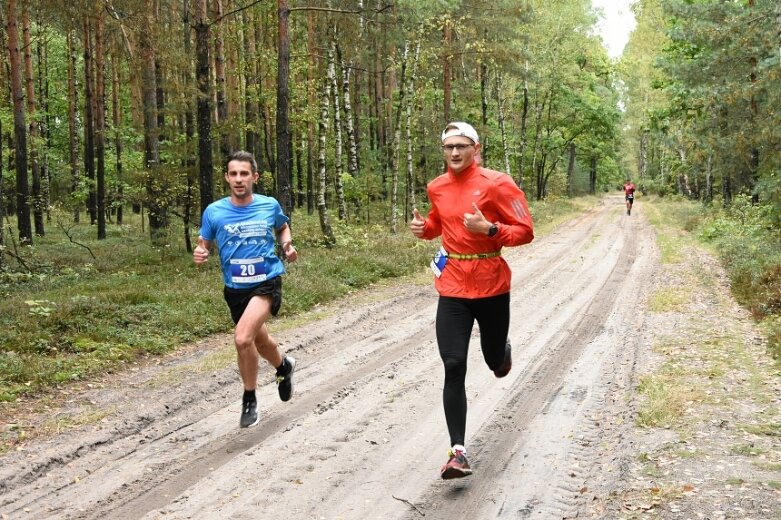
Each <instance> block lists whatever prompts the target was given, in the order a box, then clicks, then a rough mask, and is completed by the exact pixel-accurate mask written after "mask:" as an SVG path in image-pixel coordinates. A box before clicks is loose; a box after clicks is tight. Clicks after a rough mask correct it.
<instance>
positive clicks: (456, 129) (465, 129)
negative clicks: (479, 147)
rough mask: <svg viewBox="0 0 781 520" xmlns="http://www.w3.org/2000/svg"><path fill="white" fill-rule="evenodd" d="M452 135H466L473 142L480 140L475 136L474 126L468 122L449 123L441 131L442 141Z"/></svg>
mask: <svg viewBox="0 0 781 520" xmlns="http://www.w3.org/2000/svg"><path fill="white" fill-rule="evenodd" d="M454 136H461V137H467V138H469V139H471V140H472V142H473V143H479V142H480V138H479V137H478V136H477V130H475V129H474V127H473V126H472V125H470V124H469V123H462V122H455V123H449V124H448V125H447V126H446V127H445V130H444V131H443V132H442V142H444V141H445V139H447V138H448V137H454Z"/></svg>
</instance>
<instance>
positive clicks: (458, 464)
mask: <svg viewBox="0 0 781 520" xmlns="http://www.w3.org/2000/svg"><path fill="white" fill-rule="evenodd" d="M447 454H448V457H450V458H449V459H448V461H447V462H446V463H445V465H444V466H442V469H441V470H440V471H439V472H440V474H441V475H442V478H443V479H445V480H449V479H451V478H462V477H468V476H469V475H471V474H472V468H470V467H469V462H468V461H467V460H466V455H464V452H463V451H461V450H455V451H454V450H453V449H450V451H448V452H447Z"/></svg>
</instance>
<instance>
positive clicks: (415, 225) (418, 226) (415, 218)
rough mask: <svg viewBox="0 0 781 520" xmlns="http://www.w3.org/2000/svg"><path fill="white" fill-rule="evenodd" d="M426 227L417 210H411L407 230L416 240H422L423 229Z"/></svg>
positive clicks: (424, 220)
mask: <svg viewBox="0 0 781 520" xmlns="http://www.w3.org/2000/svg"><path fill="white" fill-rule="evenodd" d="M425 225H426V219H424V218H423V217H421V216H420V213H418V210H417V208H412V221H411V222H410V223H409V230H410V231H412V234H413V235H415V236H416V237H418V238H423V228H424V227H425Z"/></svg>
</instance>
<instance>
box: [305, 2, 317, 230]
mask: <svg viewBox="0 0 781 520" xmlns="http://www.w3.org/2000/svg"><path fill="white" fill-rule="evenodd" d="M306 36H307V38H306V39H307V55H308V57H309V60H308V61H309V63H308V66H307V68H306V79H307V99H308V100H309V106H310V107H314V106H315V104H316V103H317V93H316V92H315V86H314V85H315V70H316V69H317V58H316V54H315V15H314V12H313V11H309V13H308V14H307V19H306ZM314 144H315V125H314V123H313V122H312V121H309V122H307V125H306V212H307V214H309V215H311V214H313V213H314V212H315V171H314V170H315V169H314V160H315V158H314V151H313V150H314Z"/></svg>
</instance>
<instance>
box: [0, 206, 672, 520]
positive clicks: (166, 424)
mask: <svg viewBox="0 0 781 520" xmlns="http://www.w3.org/2000/svg"><path fill="white" fill-rule="evenodd" d="M638 206H639V208H638V209H639V210H641V209H642V205H641V204H638ZM622 209H623V200H622V199H620V198H619V197H611V198H608V199H605V202H604V203H603V205H601V206H599V207H595V208H593V209H592V210H591V211H589V212H586V213H584V214H583V215H581V216H579V217H578V218H576V219H574V220H572V221H570V222H568V223H567V224H565V225H563V226H560V227H559V228H558V229H557V230H556V231H555V232H553V233H552V234H550V235H548V236H546V237H544V238H542V239H538V240H536V241H535V242H534V243H533V244H531V245H529V246H525V247H522V248H518V249H513V250H509V251H507V253H506V258H507V260H508V262H510V264H511V266H512V268H513V273H514V277H513V286H514V287H513V293H512V306H513V314H512V316H513V318H512V323H511V329H510V338H511V340H512V342H513V346H514V348H513V358H514V359H513V370H512V372H511V373H510V375H509V376H508V377H506V378H504V379H501V380H497V379H496V378H494V376H493V374H492V372H491V371H490V370H488V369H487V367H486V366H485V364H484V362H483V360H482V357H481V354H480V350H479V347H478V346H477V343H476V342H474V341H473V345H472V349H471V352H470V369H469V372H468V375H467V394H468V397H469V416H468V422H467V447H468V449H469V453H470V462H471V463H472V467H473V469H474V471H475V474H474V475H473V476H472V477H470V478H468V479H463V480H460V481H448V482H445V481H441V480H439V479H438V469H439V467H440V465H441V464H442V463H443V462H444V461H445V458H446V451H447V447H448V439H447V434H446V428H445V424H444V415H443V413H442V406H441V379H442V367H441V361H440V360H439V357H438V354H437V350H436V342H435V338H434V323H433V320H434V314H435V308H436V294H435V292H434V290H433V288H432V287H431V286H425V287H421V286H414V285H413V286H406V287H394V288H386V289H380V290H378V292H377V293H376V294H375V295H374V296H373V297H372V298H361V299H355V300H354V301H353V300H348V301H344V302H342V305H343V306H344V308H343V309H340V312H338V313H335V314H333V315H330V316H329V317H325V318H321V319H319V320H317V321H315V322H313V323H309V324H307V325H306V326H302V327H300V328H296V329H292V330H287V331H285V332H283V333H280V334H279V335H278V337H279V339H280V340H281V341H282V343H283V347H284V348H285V349H286V350H287V351H288V352H290V353H292V354H293V355H294V356H296V357H297V358H298V360H299V366H298V370H297V372H296V393H295V396H294V398H293V400H292V401H291V402H289V403H281V402H280V401H279V400H278V398H277V396H276V388H275V386H274V385H273V383H272V382H271V378H270V374H269V371H268V370H264V371H262V374H263V376H262V377H265V379H264V381H263V385H262V386H261V387H260V388H259V400H260V403H261V413H262V416H261V422H260V424H259V425H258V426H257V427H255V428H252V429H249V430H240V429H239V428H238V427H237V424H238V415H239V404H240V403H239V402H238V401H237V400H236V396H237V395H238V391H239V390H238V378H237V375H236V373H235V370H232V369H226V370H222V371H218V372H214V373H211V374H208V373H207V374H194V375H191V376H189V377H186V378H185V379H184V383H183V384H181V385H178V384H176V385H154V384H149V383H145V379H144V377H145V376H143V375H140V374H139V375H136V376H135V378H128V379H126V380H125V381H126V382H127V384H126V386H124V387H121V388H119V389H117V390H115V391H114V393H115V395H114V396H113V397H112V396H111V395H108V394H110V392H108V393H104V395H103V399H105V400H106V402H107V403H112V402H114V403H115V405H116V406H117V407H119V409H120V410H121V411H122V414H121V418H117V417H115V416H110V417H109V418H107V419H105V420H104V421H103V422H102V423H101V424H100V426H99V427H98V428H92V429H90V430H89V431H82V432H79V434H78V435H72V434H69V435H63V436H60V437H59V438H56V439H52V440H49V441H46V442H41V443H38V444H37V445H36V446H34V447H29V446H28V447H27V448H26V449H25V450H24V451H22V452H19V453H15V454H11V455H9V456H6V457H5V458H4V460H3V469H2V470H0V491H2V499H0V512H2V513H4V514H6V515H8V516H9V517H10V518H79V519H88V518H90V519H91V518H113V519H117V518H150V519H151V518H220V519H223V518H234V519H242V518H293V519H309V518H315V519H319V518H324V519H337V518H341V519H366V518H383V519H384V518H389V519H393V518H399V519H406V518H422V517H423V515H424V514H425V517H426V518H427V519H430V518H435V519H438V518H441V519H445V518H526V517H530V518H531V517H533V518H561V517H571V516H576V515H578V513H579V512H583V511H586V510H587V506H588V504H587V498H586V496H587V493H585V490H586V489H587V488H588V482H589V478H590V477H591V476H593V475H594V473H595V472H598V471H602V469H604V468H602V467H601V465H600V464H601V463H600V460H603V457H601V455H603V454H601V453H600V444H601V441H602V440H603V439H604V437H605V436H610V435H615V434H616V433H615V432H612V431H611V430H610V428H609V427H606V426H605V425H604V423H603V421H602V419H601V418H603V417H606V416H609V417H615V416H620V415H622V414H626V413H627V410H626V404H625V401H624V400H622V399H621V398H620V395H622V393H623V392H624V391H626V389H627V388H628V387H629V386H630V385H631V378H632V374H633V369H634V367H635V363H636V358H637V350H638V348H639V345H638V341H637V332H636V331H637V330H638V329H639V328H640V327H641V326H642V324H643V312H644V311H643V308H642V305H641V302H642V300H643V296H644V294H643V291H644V287H647V286H648V285H649V284H648V283H646V282H648V280H650V279H651V278H652V277H653V274H654V271H655V269H656V256H657V255H656V250H655V246H654V244H653V232H652V231H651V230H650V228H649V225H648V223H647V222H646V221H645V219H644V218H643V215H642V211H635V215H633V216H632V217H626V216H625V215H623V212H622ZM432 249H433V248H432ZM477 334H478V332H477V330H475V332H474V337H475V338H477ZM221 341H223V342H224V341H225V338H222V340H221ZM475 341H476V340H475ZM220 348H230V346H229V345H225V346H221V347H220ZM197 358H198V355H196V354H192V355H191V356H189V357H188V359H180V360H177V363H181V364H184V365H185V366H186V364H187V363H188V362H190V363H192V362H195V361H196V360H197ZM112 399H113V401H112ZM602 478H604V474H602Z"/></svg>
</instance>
